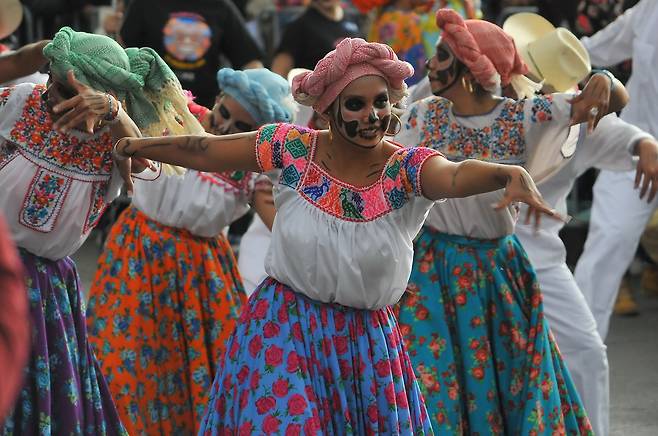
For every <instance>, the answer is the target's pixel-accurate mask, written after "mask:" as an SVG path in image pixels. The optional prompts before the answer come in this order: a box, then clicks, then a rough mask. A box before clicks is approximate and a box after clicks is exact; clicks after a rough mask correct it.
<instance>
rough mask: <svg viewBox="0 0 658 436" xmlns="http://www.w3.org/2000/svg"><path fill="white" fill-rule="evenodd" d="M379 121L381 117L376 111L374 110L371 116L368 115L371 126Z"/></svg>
mask: <svg viewBox="0 0 658 436" xmlns="http://www.w3.org/2000/svg"><path fill="white" fill-rule="evenodd" d="M377 121H379V117H378V116H377V114H376V113H375V110H374V109H373V110H372V111H371V112H370V113H369V114H368V122H369V123H370V124H375V123H376V122H377Z"/></svg>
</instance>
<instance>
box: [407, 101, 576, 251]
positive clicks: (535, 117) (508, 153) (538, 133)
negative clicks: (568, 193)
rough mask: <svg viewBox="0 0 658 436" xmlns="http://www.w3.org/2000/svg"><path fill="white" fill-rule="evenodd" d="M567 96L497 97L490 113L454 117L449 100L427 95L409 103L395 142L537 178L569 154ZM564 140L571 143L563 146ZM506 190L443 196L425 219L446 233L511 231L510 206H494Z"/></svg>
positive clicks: (476, 234)
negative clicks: (519, 167) (506, 167)
mask: <svg viewBox="0 0 658 436" xmlns="http://www.w3.org/2000/svg"><path fill="white" fill-rule="evenodd" d="M570 97H571V95H569V94H554V95H553V96H547V97H539V96H538V97H535V98H533V99H527V100H519V101H514V100H511V99H505V100H503V101H501V103H499V104H498V106H496V107H495V108H494V109H493V110H492V111H491V112H490V113H488V114H484V115H478V116H470V117H458V116H455V115H454V114H453V112H452V109H451V107H452V105H451V103H450V102H449V101H448V100H446V99H444V98H441V97H434V96H432V97H428V98H425V99H423V100H419V101H417V102H415V103H413V104H412V105H410V106H409V108H408V109H407V111H406V112H405V114H404V116H403V117H402V130H401V131H400V133H399V134H398V135H397V136H396V138H395V139H396V141H398V142H400V143H401V144H404V145H406V146H409V147H415V146H422V147H430V148H433V149H434V150H437V151H439V152H441V153H443V154H444V155H445V156H446V158H448V159H450V160H453V161H462V160H465V159H479V160H485V161H489V162H496V163H506V164H516V165H523V166H524V167H526V168H527V169H528V171H529V172H530V174H531V175H532V176H533V179H535V180H541V179H542V178H545V177H548V176H550V175H551V174H553V173H554V172H555V171H557V170H558V169H559V168H560V166H561V165H564V164H565V163H566V161H567V160H568V159H567V158H566V157H565V156H570V155H571V154H572V153H573V147H572V145H573V142H575V141H573V142H572V141H571V140H568V139H567V138H568V135H569V133H570V131H571V130H573V129H570V128H569V119H570V115H571V105H570V104H569V103H568V102H567V99H569V98H570ZM564 144H568V145H569V146H568V147H567V146H565V145H564ZM503 194H504V190H502V189H501V190H498V191H494V192H490V193H486V194H480V195H473V196H471V197H467V198H458V199H447V200H446V201H444V202H442V203H440V204H437V205H436V206H435V207H434V208H432V210H431V212H430V214H429V216H428V218H427V221H426V224H427V225H429V226H431V227H433V228H435V229H436V230H439V231H441V232H444V233H448V234H453V235H462V236H469V237H472V238H481V239H494V238H499V237H502V236H506V235H509V234H511V233H512V232H513V231H514V223H515V222H516V218H517V215H518V214H517V210H516V208H515V207H514V206H512V207H509V208H507V209H505V210H502V211H495V210H494V209H493V208H492V205H493V204H494V203H497V202H498V201H499V200H500V199H501V198H502V197H503Z"/></svg>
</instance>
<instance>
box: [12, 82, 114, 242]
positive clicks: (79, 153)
mask: <svg viewBox="0 0 658 436" xmlns="http://www.w3.org/2000/svg"><path fill="white" fill-rule="evenodd" d="M11 89H12V88H9V89H4V90H3V91H2V93H0V100H2V99H3V98H8V97H7V96H9V95H10V93H11ZM45 89H46V87H45V86H44V85H35V86H34V88H33V89H32V91H31V92H30V94H29V95H28V97H27V99H26V100H25V102H24V103H23V108H22V111H21V113H20V116H19V117H18V119H17V120H16V121H15V122H14V124H13V126H12V127H11V130H10V132H9V138H7V141H6V142H5V144H4V146H3V147H0V170H1V169H2V168H3V167H4V166H5V165H6V164H7V163H8V162H9V161H10V160H11V159H13V158H14V157H16V156H17V155H18V154H19V153H20V154H21V155H22V156H24V157H25V158H26V159H27V160H29V161H30V162H32V163H33V164H34V165H35V166H37V170H36V175H35V176H34V178H33V179H32V181H31V183H30V186H29V188H28V191H27V193H26V195H25V197H24V200H23V205H22V206H21V211H20V216H19V222H20V223H21V224H22V225H24V226H26V227H28V228H30V229H33V230H36V231H39V232H43V233H47V232H50V231H52V230H53V229H54V228H55V225H56V223H57V219H58V216H59V213H60V211H61V210H62V207H63V205H64V203H65V201H66V197H67V195H68V191H69V189H70V187H71V185H72V184H73V183H74V182H76V183H90V184H91V185H92V188H91V192H90V194H89V195H90V197H89V205H88V207H87V208H86V219H85V222H84V224H83V226H82V229H81V230H82V232H83V234H85V233H87V232H89V230H91V228H92V227H94V226H95V225H96V224H97V223H98V220H99V218H100V216H101V214H102V212H103V210H104V209H105V207H106V201H105V196H106V195H107V189H108V187H109V183H110V178H111V175H112V167H113V161H112V155H111V150H112V141H111V136H110V133H109V131H107V130H106V131H105V132H103V133H100V134H98V135H95V136H91V135H89V136H87V137H86V138H83V139H80V138H78V137H77V136H75V135H68V134H64V133H60V132H57V131H55V130H53V127H52V124H53V121H52V119H51V118H50V115H49V113H48V109H47V107H46V105H45V102H44V101H43V99H42V98H41V95H42V93H43V92H44V91H45ZM0 107H1V104H0ZM81 213H85V209H82V210H81Z"/></svg>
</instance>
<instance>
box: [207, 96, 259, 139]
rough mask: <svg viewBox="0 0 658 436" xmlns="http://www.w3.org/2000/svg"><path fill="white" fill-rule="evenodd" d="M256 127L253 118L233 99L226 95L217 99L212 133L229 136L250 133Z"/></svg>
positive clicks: (212, 118)
mask: <svg viewBox="0 0 658 436" xmlns="http://www.w3.org/2000/svg"><path fill="white" fill-rule="evenodd" d="M256 127H257V125H256V122H255V121H254V119H253V117H252V116H251V115H249V112H247V110H246V109H245V108H244V107H242V105H241V104H240V103H238V102H237V101H236V100H235V99H234V98H233V97H231V96H230V95H226V94H223V95H221V96H219V97H217V99H216V101H215V106H214V107H213V108H212V113H211V116H210V133H212V134H214V135H228V134H231V133H241V132H249V131H251V130H254V129H255V128H256Z"/></svg>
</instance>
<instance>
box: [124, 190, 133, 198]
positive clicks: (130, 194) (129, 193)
mask: <svg viewBox="0 0 658 436" xmlns="http://www.w3.org/2000/svg"><path fill="white" fill-rule="evenodd" d="M126 196H127V197H128V198H132V197H133V191H132V190H130V191H128V192H126Z"/></svg>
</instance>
